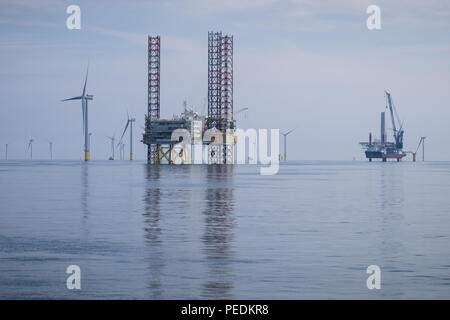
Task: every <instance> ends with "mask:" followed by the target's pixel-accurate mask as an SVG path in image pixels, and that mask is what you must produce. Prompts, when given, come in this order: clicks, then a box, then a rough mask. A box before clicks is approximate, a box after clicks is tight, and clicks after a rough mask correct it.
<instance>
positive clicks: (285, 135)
mask: <svg viewBox="0 0 450 320" xmlns="http://www.w3.org/2000/svg"><path fill="white" fill-rule="evenodd" d="M294 130H295V128H294V129H291V130H289V131H288V132H286V133H281V134H282V135H283V138H284V161H286V137H287V135H288V134H290V133H291V132H292V131H294Z"/></svg>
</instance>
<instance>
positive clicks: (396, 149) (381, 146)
mask: <svg viewBox="0 0 450 320" xmlns="http://www.w3.org/2000/svg"><path fill="white" fill-rule="evenodd" d="M385 94H386V100H387V105H386V108H389V111H390V114H391V120H392V130H393V131H394V141H395V142H389V141H388V140H387V136H386V120H385V112H381V132H380V139H379V140H376V139H372V133H369V142H360V144H361V146H362V147H363V149H365V155H366V158H367V159H369V161H372V159H382V161H383V162H386V161H387V159H396V160H397V161H400V160H401V159H402V158H403V157H405V156H406V152H404V151H403V134H404V131H403V125H402V123H401V121H400V118H399V116H398V114H397V110H396V109H395V106H394V104H393V102H392V97H391V94H390V93H389V92H387V91H385ZM396 119H397V122H398V129H397V124H396V122H395V120H396Z"/></svg>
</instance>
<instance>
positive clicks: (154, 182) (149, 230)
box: [143, 165, 165, 299]
mask: <svg viewBox="0 0 450 320" xmlns="http://www.w3.org/2000/svg"><path fill="white" fill-rule="evenodd" d="M145 170H146V171H145V174H146V178H147V179H146V187H145V195H144V213H143V216H144V223H145V224H144V231H145V235H144V236H145V241H146V242H147V244H148V253H149V259H150V265H149V272H150V281H149V284H148V288H149V289H150V292H151V294H152V296H153V298H155V299H158V298H161V297H162V296H163V291H164V288H163V285H162V279H161V278H162V273H163V270H164V267H165V260H164V252H163V248H162V247H161V244H162V239H161V238H162V237H161V235H162V232H161V227H160V217H161V208H160V201H161V189H160V186H159V185H160V180H159V179H160V170H161V168H160V166H152V165H146V166H145Z"/></svg>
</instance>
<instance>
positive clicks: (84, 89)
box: [83, 62, 89, 97]
mask: <svg viewBox="0 0 450 320" xmlns="http://www.w3.org/2000/svg"><path fill="white" fill-rule="evenodd" d="M88 75H89V62H88V66H87V70H86V78H85V79H84V87H83V97H84V96H85V95H86V84H87V79H88Z"/></svg>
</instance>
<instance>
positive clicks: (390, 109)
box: [384, 91, 397, 136]
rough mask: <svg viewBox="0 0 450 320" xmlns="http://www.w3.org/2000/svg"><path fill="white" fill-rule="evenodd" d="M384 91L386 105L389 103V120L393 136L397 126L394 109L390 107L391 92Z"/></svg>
mask: <svg viewBox="0 0 450 320" xmlns="http://www.w3.org/2000/svg"><path fill="white" fill-rule="evenodd" d="M384 92H386V97H387V101H388V105H389V111H390V112H391V120H392V129H393V130H394V136H395V135H397V128H396V127H395V118H394V110H393V108H392V100H391V94H390V93H389V92H387V91H384Z"/></svg>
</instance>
